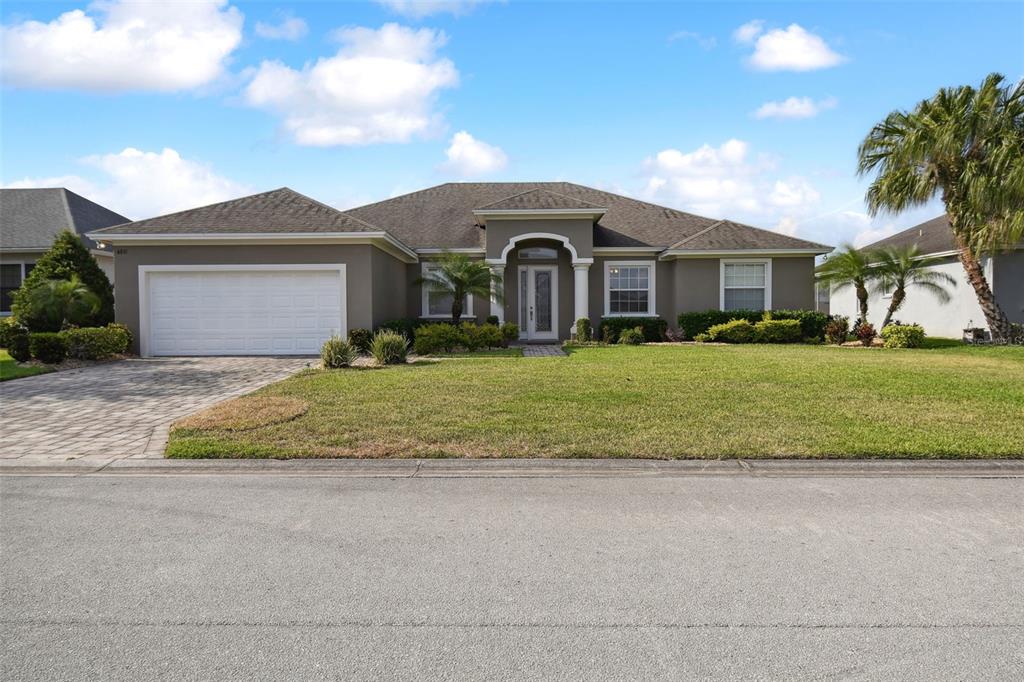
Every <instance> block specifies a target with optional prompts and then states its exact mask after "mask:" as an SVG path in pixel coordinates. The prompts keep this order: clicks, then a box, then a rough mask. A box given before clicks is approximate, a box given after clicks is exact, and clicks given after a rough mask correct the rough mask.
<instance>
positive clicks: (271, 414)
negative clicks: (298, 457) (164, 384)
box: [174, 395, 309, 431]
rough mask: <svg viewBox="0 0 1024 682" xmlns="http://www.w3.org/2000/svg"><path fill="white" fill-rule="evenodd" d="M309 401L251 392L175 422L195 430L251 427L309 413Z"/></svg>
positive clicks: (248, 428)
mask: <svg viewBox="0 0 1024 682" xmlns="http://www.w3.org/2000/svg"><path fill="white" fill-rule="evenodd" d="M308 409H309V402H308V401H306V400H302V399H301V398H287V397H283V396H270V395H250V396H245V397H242V398H235V399H233V400H226V401H224V402H222V403H218V404H216V405H214V406H213V407H209V408H207V409H205V410H203V411H202V412H196V413H195V414H193V415H189V416H188V417H185V418H184V419H179V420H178V421H176V422H175V423H174V428H175V429H187V430H194V431H250V430H252V429H258V428H260V427H261V426H270V425H271V424H282V423H284V422H287V421H291V420H292V419H295V418H297V417H301V416H302V415H304V414H306V410H308Z"/></svg>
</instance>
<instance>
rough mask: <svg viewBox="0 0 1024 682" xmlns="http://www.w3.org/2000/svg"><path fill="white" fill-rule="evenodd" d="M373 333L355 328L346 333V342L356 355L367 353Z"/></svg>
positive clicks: (361, 328)
mask: <svg viewBox="0 0 1024 682" xmlns="http://www.w3.org/2000/svg"><path fill="white" fill-rule="evenodd" d="M372 341H373V332H371V331H370V330H369V329H364V328H363V327H356V328H355V329H353V330H352V331H350V332H349V333H348V342H349V343H350V344H351V345H352V348H353V349H354V350H355V351H356V352H357V353H369V352H370V343H371V342H372Z"/></svg>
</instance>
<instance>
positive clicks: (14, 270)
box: [0, 263, 35, 315]
mask: <svg viewBox="0 0 1024 682" xmlns="http://www.w3.org/2000/svg"><path fill="white" fill-rule="evenodd" d="M33 267H35V264H34V263H3V264H0V314H5V315H6V314H8V313H10V312H11V297H12V295H13V294H14V292H15V291H17V290H18V289H19V288H20V287H21V283H22V282H24V281H25V278H26V277H28V273H30V272H32V268H33Z"/></svg>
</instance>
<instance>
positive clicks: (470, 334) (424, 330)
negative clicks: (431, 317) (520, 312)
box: [413, 322, 519, 355]
mask: <svg viewBox="0 0 1024 682" xmlns="http://www.w3.org/2000/svg"><path fill="white" fill-rule="evenodd" d="M512 327H515V328H514V329H506V328H504V327H498V326H497V325H493V324H483V325H480V326H477V325H475V324H473V323H472V322H463V323H462V324H461V325H459V326H458V327H456V326H455V325H453V324H448V323H447V322H441V323H438V324H428V325H424V326H422V327H420V328H419V329H418V330H417V334H416V340H415V341H413V350H414V351H416V354H417V355H431V354H433V353H439V352H441V351H444V352H446V353H451V352H452V351H453V350H455V349H456V348H465V349H466V350H468V351H471V352H472V351H475V350H479V349H481V348H497V347H499V346H502V345H504V344H505V333H506V332H514V334H515V335H516V336H518V335H519V328H518V327H516V325H512Z"/></svg>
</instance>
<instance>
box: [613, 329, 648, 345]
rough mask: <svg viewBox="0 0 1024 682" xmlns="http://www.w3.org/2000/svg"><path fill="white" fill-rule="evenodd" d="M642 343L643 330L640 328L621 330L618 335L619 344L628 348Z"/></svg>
mask: <svg viewBox="0 0 1024 682" xmlns="http://www.w3.org/2000/svg"><path fill="white" fill-rule="evenodd" d="M643 342H644V330H643V329H641V328H640V327H633V328H632V329H623V330H622V333H620V334H619V343H620V344H625V345H629V346H639V345H640V344H642V343H643Z"/></svg>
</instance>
